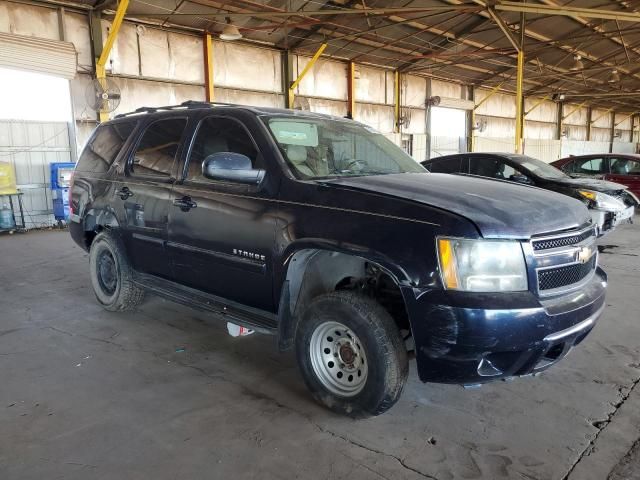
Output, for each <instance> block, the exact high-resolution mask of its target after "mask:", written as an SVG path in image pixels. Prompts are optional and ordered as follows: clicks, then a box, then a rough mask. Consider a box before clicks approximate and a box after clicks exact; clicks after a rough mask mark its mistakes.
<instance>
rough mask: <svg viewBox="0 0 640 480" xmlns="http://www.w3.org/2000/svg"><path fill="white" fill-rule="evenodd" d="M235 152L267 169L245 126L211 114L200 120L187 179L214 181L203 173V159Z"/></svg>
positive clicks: (257, 166) (254, 164)
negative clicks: (221, 153) (222, 153)
mask: <svg viewBox="0 0 640 480" xmlns="http://www.w3.org/2000/svg"><path fill="white" fill-rule="evenodd" d="M220 152H233V153H239V154H242V155H245V156H247V157H249V159H251V164H252V166H253V168H255V169H258V168H264V167H263V166H262V157H261V156H260V155H259V152H258V149H257V148H256V147H255V144H254V142H253V139H252V138H251V136H250V135H249V132H247V130H246V129H245V127H244V126H243V125H242V124H241V123H240V122H238V121H237V120H234V119H232V118H225V117H208V118H205V119H204V120H202V121H201V122H200V125H199V127H198V131H197V132H196V136H195V139H194V141H193V145H192V147H191V153H190V154H189V159H188V161H187V171H186V174H185V180H187V181H190V182H211V181H212V180H210V179H208V178H205V177H204V176H203V175H202V162H203V161H204V160H205V158H207V157H208V156H209V155H213V154H214V153H220Z"/></svg>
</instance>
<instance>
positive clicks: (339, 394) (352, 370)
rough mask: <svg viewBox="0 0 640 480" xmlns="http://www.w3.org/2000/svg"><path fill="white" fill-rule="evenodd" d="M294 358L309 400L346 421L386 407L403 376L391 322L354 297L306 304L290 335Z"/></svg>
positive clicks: (401, 350) (402, 356)
mask: <svg viewBox="0 0 640 480" xmlns="http://www.w3.org/2000/svg"><path fill="white" fill-rule="evenodd" d="M296 355H297V359H298V363H299V365H300V369H301V371H302V375H303V377H304V380H305V382H306V384H307V386H308V387H309V389H310V390H311V393H312V394H313V396H314V397H315V399H316V400H318V401H319V402H320V403H322V404H323V405H325V406H327V407H328V408H330V409H331V410H333V411H335V412H338V413H342V414H346V415H349V416H352V417H367V416H371V415H379V414H381V413H383V412H385V411H386V410H388V409H389V408H391V406H393V405H394V404H395V403H396V401H397V400H398V398H399V397H400V393H401V392H402V389H403V387H404V384H405V382H406V379H407V374H408V360H407V352H406V349H405V347H404V343H403V342H402V338H401V336H400V332H399V331H398V328H397V326H396V324H395V322H394V321H393V319H392V318H391V316H390V315H389V314H388V313H387V311H386V310H385V309H384V308H382V306H380V305H379V304H378V303H377V302H375V301H374V300H373V299H371V298H368V297H365V296H363V295H360V294H357V293H354V292H348V291H341V292H333V293H330V294H327V295H323V296H320V297H318V298H316V299H315V300H313V301H312V302H311V304H310V305H309V307H308V308H307V309H306V310H305V312H304V313H303V316H302V318H301V319H300V323H299V324H298V329H297V331H296Z"/></svg>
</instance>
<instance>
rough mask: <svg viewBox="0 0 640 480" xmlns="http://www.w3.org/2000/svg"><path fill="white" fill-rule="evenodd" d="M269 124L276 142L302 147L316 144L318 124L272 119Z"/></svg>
mask: <svg viewBox="0 0 640 480" xmlns="http://www.w3.org/2000/svg"><path fill="white" fill-rule="evenodd" d="M269 126H270V127H271V131H272V132H273V134H274V136H275V137H276V140H277V141H278V143H284V144H286V145H302V146H304V147H317V146H318V126H317V125H316V124H314V123H305V122H293V121H287V120H285V121H283V120H272V121H271V122H269Z"/></svg>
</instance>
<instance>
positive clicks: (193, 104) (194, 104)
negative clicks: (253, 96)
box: [114, 100, 243, 118]
mask: <svg viewBox="0 0 640 480" xmlns="http://www.w3.org/2000/svg"><path fill="white" fill-rule="evenodd" d="M216 106H224V107H242V106H243V105H238V104H235V103H222V102H204V101H201V100H187V101H186V102H182V103H181V104H180V105H166V106H164V107H140V108H136V109H135V110H134V111H133V112H127V113H120V114H118V115H116V116H115V117H114V118H124V117H129V116H131V115H139V114H141V113H156V112H168V111H172V110H188V109H190V108H202V107H216Z"/></svg>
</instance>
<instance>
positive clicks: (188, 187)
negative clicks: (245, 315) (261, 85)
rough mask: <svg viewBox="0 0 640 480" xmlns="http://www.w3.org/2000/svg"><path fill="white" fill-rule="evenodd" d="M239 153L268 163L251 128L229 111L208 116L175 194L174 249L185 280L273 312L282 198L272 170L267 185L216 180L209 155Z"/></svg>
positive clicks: (172, 213)
mask: <svg viewBox="0 0 640 480" xmlns="http://www.w3.org/2000/svg"><path fill="white" fill-rule="evenodd" d="M217 152H234V153H240V154H243V155H246V156H247V157H249V158H250V159H251V160H252V163H253V168H265V165H264V160H263V156H262V154H261V153H260V151H259V149H258V148H257V146H256V143H255V141H254V138H253V137H252V135H251V134H250V132H249V130H248V129H247V128H246V126H245V125H244V124H243V123H241V122H240V121H239V120H237V119H235V118H231V117H225V116H219V115H214V116H207V117H204V118H203V119H202V120H201V122H200V124H199V126H198V127H197V131H196V134H195V137H194V140H193V142H192V145H191V148H190V151H189V152H188V155H187V158H186V160H185V163H186V165H185V167H184V169H183V181H181V182H177V183H176V185H175V186H174V189H173V191H172V203H171V207H170V211H169V242H168V244H167V245H168V249H169V251H170V254H171V258H172V262H173V271H174V274H175V277H176V279H177V281H178V282H180V283H181V284H183V285H187V286H190V287H192V288H196V289H199V290H202V291H204V292H207V293H211V294H214V295H216V296H218V297H222V298H225V299H228V300H232V301H235V302H238V303H241V304H243V305H246V306H250V307H255V308H260V309H263V310H267V311H274V310H275V308H274V301H273V292H272V275H273V272H272V263H271V261H272V252H273V247H274V234H275V220H276V214H275V213H276V208H277V206H276V202H275V201H274V200H275V198H276V197H275V194H274V193H273V191H272V190H271V189H270V188H265V185H269V184H270V183H269V182H270V181H271V180H272V178H271V177H270V172H269V169H268V168H267V173H266V177H265V179H264V180H263V182H262V184H261V185H246V184H241V183H234V182H231V181H221V180H211V179H208V178H205V177H204V176H203V175H202V163H203V161H204V159H205V158H206V157H207V156H209V155H212V154H214V153H217ZM271 173H272V172H271Z"/></svg>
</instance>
